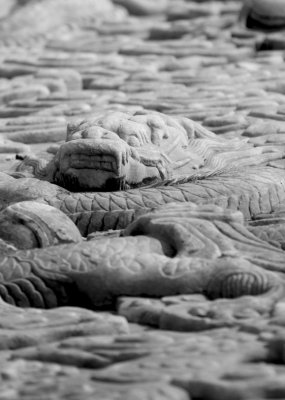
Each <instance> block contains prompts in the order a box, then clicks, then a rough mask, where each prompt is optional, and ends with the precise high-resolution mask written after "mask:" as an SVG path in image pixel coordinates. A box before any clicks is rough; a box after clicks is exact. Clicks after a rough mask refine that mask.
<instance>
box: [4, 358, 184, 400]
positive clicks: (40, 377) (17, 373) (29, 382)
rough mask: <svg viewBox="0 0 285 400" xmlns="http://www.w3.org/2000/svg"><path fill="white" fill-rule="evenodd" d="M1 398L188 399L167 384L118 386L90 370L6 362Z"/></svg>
mask: <svg viewBox="0 0 285 400" xmlns="http://www.w3.org/2000/svg"><path fill="white" fill-rule="evenodd" d="M1 369H2V374H1V375H2V382H1V386H2V391H1V394H0V399H1V400H2V399H3V400H4V399H5V400H7V399H9V400H16V399H23V400H24V399H30V398H33V397H35V398H41V399H43V400H52V399H54V398H57V399H59V400H61V399H66V398H74V399H75V398H80V399H83V400H91V399H94V398H100V399H102V400H115V399H116V400H117V399H120V400H132V399H134V397H136V398H137V399H139V400H147V399H151V400H188V399H189V397H188V394H187V393H186V392H185V391H184V390H183V389H180V388H177V387H174V386H172V385H169V384H166V383H162V382H159V383H152V382H147V383H144V382H143V383H137V384H135V385H124V384H123V385H117V384H105V383H103V382H96V381H94V379H93V376H92V374H90V372H87V371H86V372H84V371H82V370H79V369H78V368H75V367H65V366H60V365H58V364H54V363H48V364H47V363H42V362H32V361H24V360H17V361H9V362H5V363H2V365H1Z"/></svg>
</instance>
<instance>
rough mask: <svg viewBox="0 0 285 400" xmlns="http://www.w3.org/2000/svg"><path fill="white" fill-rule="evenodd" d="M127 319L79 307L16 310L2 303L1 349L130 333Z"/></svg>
mask: <svg viewBox="0 0 285 400" xmlns="http://www.w3.org/2000/svg"><path fill="white" fill-rule="evenodd" d="M128 332H129V327H128V323H127V322H126V320H125V319H124V318H123V317H119V316H115V315H111V314H107V313H95V312H92V311H89V310H84V309H82V308H76V307H62V308H57V309H54V310H38V309H24V310H23V309H15V307H10V306H8V305H7V304H4V303H1V329H0V337H1V345H0V349H1V350H2V351H3V350H15V349H19V348H22V347H29V346H36V345H40V344H44V343H45V344H46V343H50V342H56V341H58V340H62V339H65V338H68V337H81V338H82V340H85V339H83V338H85V337H86V336H90V335H91V336H94V335H112V334H126V333H128Z"/></svg>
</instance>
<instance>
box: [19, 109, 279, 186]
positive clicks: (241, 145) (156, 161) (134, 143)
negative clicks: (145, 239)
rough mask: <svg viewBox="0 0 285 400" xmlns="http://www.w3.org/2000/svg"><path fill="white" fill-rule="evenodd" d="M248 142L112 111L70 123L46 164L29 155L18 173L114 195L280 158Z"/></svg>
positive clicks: (182, 122) (184, 122) (152, 116)
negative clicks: (53, 155)
mask: <svg viewBox="0 0 285 400" xmlns="http://www.w3.org/2000/svg"><path fill="white" fill-rule="evenodd" d="M247 140H248V139H240V138H236V139H231V140H227V139H222V138H220V137H219V136H217V135H215V134H214V133H212V132H210V131H208V130H207V129H205V128H204V127H202V126H201V125H200V124H198V123H196V122H194V121H191V120H190V119H188V118H183V117H180V118H175V117H169V116H167V115H165V114H161V113H158V112H151V113H147V112H146V111H139V112H137V113H135V114H126V113H122V112H112V113H107V114H104V115H103V116H99V117H97V118H94V119H90V120H83V121H80V122H76V123H71V124H69V125H68V128H67V139H66V142H65V143H63V144H61V145H60V146H59V148H58V151H57V153H56V154H55V157H54V158H53V159H52V160H51V161H50V162H48V161H46V160H43V159H39V158H36V159H35V158H29V157H28V158H26V159H25V160H23V162H22V163H21V164H20V165H19V166H17V168H16V172H17V173H22V172H24V176H26V175H25V173H26V172H27V171H28V172H31V174H32V176H34V177H36V178H39V179H44V180H48V181H49V182H52V183H56V184H58V185H59V186H62V187H64V188H67V189H69V190H71V191H115V190H125V189H129V188H136V187H141V186H145V185H152V186H154V185H166V184H177V183H185V182H188V181H191V180H197V179H203V178H207V177H211V176H215V175H218V174H220V173H224V172H225V171H232V170H235V171H236V170H238V169H239V168H243V167H245V166H249V165H258V164H263V163H266V162H267V161H271V160H275V159H280V158H282V157H283V156H284V149H282V148H278V147H277V146H263V147H262V146H261V147H253V145H252V144H249V143H247ZM17 177H18V176H17Z"/></svg>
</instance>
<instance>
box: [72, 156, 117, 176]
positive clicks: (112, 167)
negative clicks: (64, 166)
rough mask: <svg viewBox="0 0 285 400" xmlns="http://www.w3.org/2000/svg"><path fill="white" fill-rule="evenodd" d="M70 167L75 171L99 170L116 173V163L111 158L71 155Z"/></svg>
mask: <svg viewBox="0 0 285 400" xmlns="http://www.w3.org/2000/svg"><path fill="white" fill-rule="evenodd" d="M69 160H70V166H71V167H72V168H77V169H83V168H86V169H99V170H104V171H112V172H113V171H116V169H117V163H116V159H115V158H114V157H113V156H109V155H108V156H107V155H104V156H103V155H87V154H71V155H70V156H69Z"/></svg>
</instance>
